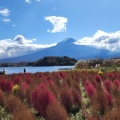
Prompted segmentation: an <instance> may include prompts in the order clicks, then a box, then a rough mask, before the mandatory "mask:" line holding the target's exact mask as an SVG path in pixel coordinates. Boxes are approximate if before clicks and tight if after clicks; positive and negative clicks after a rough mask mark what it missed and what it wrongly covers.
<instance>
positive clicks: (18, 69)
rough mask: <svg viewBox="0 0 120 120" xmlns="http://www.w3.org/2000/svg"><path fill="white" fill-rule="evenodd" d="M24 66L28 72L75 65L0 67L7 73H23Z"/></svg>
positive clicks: (47, 70)
mask: <svg viewBox="0 0 120 120" xmlns="http://www.w3.org/2000/svg"><path fill="white" fill-rule="evenodd" d="M24 68H25V69H26V72H28V73H36V72H53V71H58V70H59V69H69V68H70V69H71V68H74V66H45V67H0V71H2V70H5V71H6V74H13V73H23V72H24V71H23V70H24Z"/></svg>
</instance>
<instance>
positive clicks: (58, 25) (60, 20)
mask: <svg viewBox="0 0 120 120" xmlns="http://www.w3.org/2000/svg"><path fill="white" fill-rule="evenodd" d="M45 20H48V21H49V22H51V23H52V25H53V30H47V31H48V32H51V33H58V32H65V31H66V23H67V21H68V20H67V18H65V17H59V16H46V17H45Z"/></svg>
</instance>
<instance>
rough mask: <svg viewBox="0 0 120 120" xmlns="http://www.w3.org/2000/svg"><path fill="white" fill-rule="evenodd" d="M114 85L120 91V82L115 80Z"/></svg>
mask: <svg viewBox="0 0 120 120" xmlns="http://www.w3.org/2000/svg"><path fill="white" fill-rule="evenodd" d="M113 84H114V85H115V87H117V88H118V89H120V81H119V80H114V81H113Z"/></svg>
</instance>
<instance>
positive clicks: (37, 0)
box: [25, 0, 41, 4]
mask: <svg viewBox="0 0 120 120" xmlns="http://www.w3.org/2000/svg"><path fill="white" fill-rule="evenodd" d="M35 1H36V2H40V1H41V0H35ZM25 2H26V3H29V4H31V2H32V0H25Z"/></svg>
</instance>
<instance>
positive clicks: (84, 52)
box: [0, 38, 120, 63]
mask: <svg viewBox="0 0 120 120" xmlns="http://www.w3.org/2000/svg"><path fill="white" fill-rule="evenodd" d="M75 42H76V40H75V39H73V38H67V39H65V40H63V41H62V42H59V43H57V45H56V46H52V47H49V48H46V49H43V50H41V51H38V52H35V53H32V54H28V55H24V56H19V57H14V58H7V59H1V60H0V63H3V62H4V63H5V62H22V61H24V62H34V61H37V60H39V59H40V58H43V57H45V56H68V57H71V58H75V59H77V60H80V59H91V58H103V59H105V58H112V57H120V52H113V51H110V50H106V49H100V48H96V47H93V46H88V45H78V44H75Z"/></svg>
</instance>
